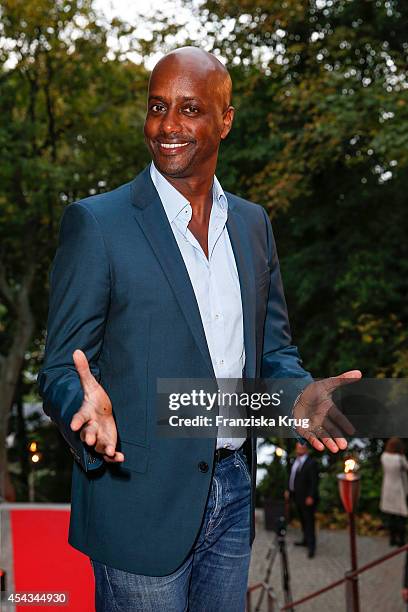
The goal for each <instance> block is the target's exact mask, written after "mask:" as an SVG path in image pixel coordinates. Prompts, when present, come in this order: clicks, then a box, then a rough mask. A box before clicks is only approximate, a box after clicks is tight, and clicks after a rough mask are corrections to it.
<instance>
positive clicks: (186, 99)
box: [149, 94, 201, 102]
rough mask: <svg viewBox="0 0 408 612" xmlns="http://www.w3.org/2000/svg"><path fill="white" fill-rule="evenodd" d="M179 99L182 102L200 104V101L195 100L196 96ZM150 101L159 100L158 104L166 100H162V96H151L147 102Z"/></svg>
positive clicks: (198, 99)
mask: <svg viewBox="0 0 408 612" xmlns="http://www.w3.org/2000/svg"><path fill="white" fill-rule="evenodd" d="M180 99H181V100H182V101H183V102H191V101H192V100H194V101H196V102H201V99H200V98H197V97H196V96H180ZM150 100H160V102H166V98H163V96H155V95H153V94H152V95H150V96H149V101H150Z"/></svg>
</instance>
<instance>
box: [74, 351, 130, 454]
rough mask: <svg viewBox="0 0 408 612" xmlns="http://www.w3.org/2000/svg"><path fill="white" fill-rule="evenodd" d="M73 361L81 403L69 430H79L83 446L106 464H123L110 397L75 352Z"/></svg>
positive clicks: (82, 357) (86, 364) (86, 361)
mask: <svg viewBox="0 0 408 612" xmlns="http://www.w3.org/2000/svg"><path fill="white" fill-rule="evenodd" d="M72 358H73V360H74V365H75V367H76V369H77V372H78V374H79V378H80V380H81V386H82V390H83V392H84V400H83V402H82V406H81V407H80V409H79V410H78V412H76V413H75V414H74V416H73V417H72V420H71V429H72V430H73V431H78V430H79V429H80V430H81V432H80V434H79V435H80V438H81V440H82V442H85V443H86V444H88V445H89V446H94V447H95V450H96V452H97V453H101V454H102V455H103V458H104V459H105V461H107V462H108V463H119V462H122V461H123V460H124V459H125V457H124V455H123V453H120V452H119V451H117V450H116V443H117V439H118V432H117V429H116V423H115V419H114V418H113V413H112V403H111V401H110V399H109V396H108V394H107V393H106V392H105V391H104V389H103V388H102V387H101V385H100V384H99V383H98V381H97V380H96V378H95V377H94V376H93V374H92V372H91V370H90V369H89V364H88V360H87V358H86V356H85V354H84V353H83V352H82V351H80V350H79V349H77V350H76V351H74V353H73V355H72Z"/></svg>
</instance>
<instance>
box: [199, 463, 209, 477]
mask: <svg viewBox="0 0 408 612" xmlns="http://www.w3.org/2000/svg"><path fill="white" fill-rule="evenodd" d="M198 469H199V470H200V472H204V474H205V472H208V463H206V462H205V461H200V463H199V464H198Z"/></svg>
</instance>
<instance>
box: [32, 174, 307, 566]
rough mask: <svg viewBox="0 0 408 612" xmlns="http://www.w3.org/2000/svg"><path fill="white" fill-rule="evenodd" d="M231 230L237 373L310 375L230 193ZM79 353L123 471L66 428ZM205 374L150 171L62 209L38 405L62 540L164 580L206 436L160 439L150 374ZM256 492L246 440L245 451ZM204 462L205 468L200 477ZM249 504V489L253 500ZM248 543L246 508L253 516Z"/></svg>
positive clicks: (254, 211) (265, 240)
mask: <svg viewBox="0 0 408 612" xmlns="http://www.w3.org/2000/svg"><path fill="white" fill-rule="evenodd" d="M226 196H227V199H228V206H229V211H228V221H227V228H228V232H229V236H230V240H231V243H232V247H233V251H234V255H235V259H236V264H237V268H238V274H239V279H240V286H241V297H242V304H243V318H244V342H245V353H246V365H245V375H246V376H247V377H251V378H253V377H255V376H259V375H260V374H262V375H263V376H265V377H277V378H282V377H290V378H296V379H297V380H298V385H297V388H293V391H292V392H293V398H292V400H293V401H294V399H295V397H296V395H297V393H299V392H300V391H301V390H302V389H303V388H304V387H305V386H306V385H307V384H309V382H311V380H312V378H311V376H310V374H309V373H308V372H306V371H305V370H304V369H303V368H302V366H301V360H300V358H299V355H298V351H297V349H296V347H295V346H293V345H292V344H291V336H290V329H289V324H288V315H287V310H286V305H285V299H284V295H283V290H282V283H281V276H280V271H279V263H278V258H277V254H276V247H275V242H274V238H273V234H272V229H271V225H270V222H269V218H268V216H267V214H266V212H265V211H264V209H263V208H262V207H261V206H258V205H255V204H252V203H250V202H247V201H245V200H243V199H241V198H239V197H236V196H234V195H232V194H230V193H226ZM77 348H79V349H81V350H83V351H84V352H85V354H86V356H87V358H88V361H89V363H90V368H91V371H92V372H93V374H94V376H95V377H96V379H97V380H98V381H99V382H100V383H101V385H102V386H103V388H104V389H105V390H106V392H107V393H108V395H109V397H110V399H111V401H112V406H113V413H114V417H115V420H116V425H117V430H118V449H120V450H122V451H123V453H124V455H125V461H124V462H123V463H122V464H120V465H119V464H106V463H105V462H104V461H103V459H101V457H100V455H98V453H96V452H95V451H94V450H93V449H92V448H90V447H88V446H87V445H86V444H85V443H83V442H82V441H81V439H80V437H79V432H73V431H72V430H71V429H70V421H71V418H72V416H73V414H74V413H75V412H76V411H77V410H78V409H79V407H80V406H81V403H82V399H83V391H82V389H81V386H80V382H79V377H78V375H77V373H76V370H75V367H74V365H73V359H72V353H73V352H74V350H75V349H77ZM211 377H212V378H214V371H213V368H212V363H211V358H210V354H209V351H208V347H207V343H206V339H205V334H204V329H203V326H202V322H201V318H200V313H199V310H198V305H197V302H196V299H195V295H194V290H193V288H192V285H191V282H190V279H189V276H188V272H187V269H186V267H185V265H184V261H183V258H182V256H181V254H180V251H179V249H178V246H177V243H176V240H175V238H174V235H173V232H172V230H171V227H170V224H169V222H168V220H167V217H166V214H165V211H164V208H163V206H162V203H161V201H160V198H159V196H158V193H157V191H156V189H155V187H154V185H153V183H152V181H151V178H150V172H149V167H147V168H146V169H145V170H144V171H143V172H142V173H141V174H139V175H138V176H137V177H136V178H135V179H134V180H132V181H131V182H129V183H127V184H125V185H122V186H121V187H119V188H117V189H115V190H113V191H111V192H108V193H104V194H100V195H96V196H92V197H89V198H86V199H84V200H82V201H79V202H76V203H74V204H71V205H69V206H67V207H66V209H65V211H64V214H63V217H62V221H61V227H60V241H59V246H58V249H57V252H56V256H55V259H54V262H53V266H52V269H51V274H50V303H49V315H48V334H47V342H46V349H45V357H44V362H43V365H42V368H41V370H40V373H39V377H38V385H39V389H40V393H41V395H42V397H43V400H44V411H45V412H46V414H48V415H49V416H50V417H51V418H52V420H53V421H54V422H55V423H56V424H57V425H58V427H59V429H60V431H61V432H62V434H63V436H64V437H65V439H66V441H67V442H68V444H69V445H70V448H71V450H72V453H73V455H74V458H75V462H74V466H73V474H72V505H71V520H70V529H69V543H70V544H71V545H72V546H74V547H75V548H77V549H79V550H81V551H82V552H84V553H85V554H87V555H89V556H90V557H92V558H94V559H96V560H98V561H100V562H103V563H106V564H107V565H110V566H112V567H115V568H118V569H122V570H125V571H129V572H133V573H139V574H145V575H155V576H161V575H167V574H169V573H171V572H173V571H174V570H175V569H176V568H177V567H178V566H179V565H181V563H182V562H183V561H184V559H185V558H186V556H187V555H188V553H189V551H190V550H191V547H192V545H193V543H194V540H195V538H196V536H197V534H198V532H199V528H200V524H201V520H202V518H203V514H204V509H205V505H206V500H207V496H208V493H209V487H210V483H211V475H212V469H213V457H214V450H215V442H216V441H215V439H195V440H192V439H164V438H160V439H159V438H157V437H156V436H155V425H156V423H155V401H156V381H157V379H158V378H207V379H208V378H211ZM245 448H246V452H247V454H248V458H249V460H250V463H251V469H252V480H253V490H254V487H255V473H256V472H255V470H256V455H255V444H254V441H253V440H252V441H251V440H249V441H247V443H246V446H245ZM206 466H207V469H206ZM252 497H253V499H254V495H253V496H252ZM251 520H252V523H251V524H252V529H251V542H252V540H253V536H254V531H253V503H252V511H251Z"/></svg>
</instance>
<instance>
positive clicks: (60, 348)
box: [37, 202, 110, 471]
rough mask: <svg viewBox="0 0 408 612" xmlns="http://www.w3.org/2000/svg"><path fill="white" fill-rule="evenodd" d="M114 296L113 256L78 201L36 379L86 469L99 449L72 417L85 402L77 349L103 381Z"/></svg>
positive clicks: (62, 250) (69, 214)
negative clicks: (102, 363) (101, 366)
mask: <svg viewBox="0 0 408 612" xmlns="http://www.w3.org/2000/svg"><path fill="white" fill-rule="evenodd" d="M109 301H110V268H109V261H108V256H107V252H106V247H105V244H104V240H103V236H102V234H101V231H100V228H99V225H98V222H97V220H96V219H95V217H94V216H93V214H92V212H90V211H89V210H88V209H87V208H86V206H84V205H83V204H81V203H80V202H77V203H75V204H70V205H69V206H67V208H66V209H65V210H64V214H63V216H62V220H61V225H60V235H59V245H58V248H57V252H56V255H55V258H54V261H53V264H52V267H51V271H50V296H49V311H48V321H47V338H46V346H45V354H44V361H43V364H42V367H41V368H40V371H39V375H38V378H37V382H38V387H39V392H40V395H41V397H42V399H43V408H44V412H45V413H46V414H47V415H48V416H49V417H50V418H51V419H52V420H53V421H54V422H55V423H56V425H57V426H58V428H59V430H60V432H61V434H62V435H63V437H64V438H65V440H66V441H67V443H68V444H69V447H70V449H71V452H72V453H73V455H74V458H75V460H76V461H77V462H78V463H79V464H80V465H81V467H82V468H83V469H84V470H85V471H88V470H91V469H95V468H98V467H100V466H101V465H102V464H103V463H104V461H103V459H102V458H101V455H100V454H99V453H96V451H95V450H94V449H93V447H90V446H88V445H87V444H86V443H85V442H82V440H81V439H80V435H79V431H76V432H74V431H72V429H71V427H70V422H71V419H72V417H73V415H74V413H75V412H77V410H78V409H79V408H80V406H81V404H82V401H83V391H82V387H81V384H80V379H79V376H78V373H77V371H76V368H75V365H74V362H73V358H72V354H73V352H74V351H75V350H76V349H81V350H82V351H83V352H84V353H85V355H86V357H87V359H88V362H89V365H90V369H91V372H92V373H93V375H94V376H95V378H96V379H97V380H98V381H99V380H100V371H99V368H98V357H99V354H100V352H101V349H102V344H103V338H104V330H105V322H106V318H107V314H108V309H109Z"/></svg>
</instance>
